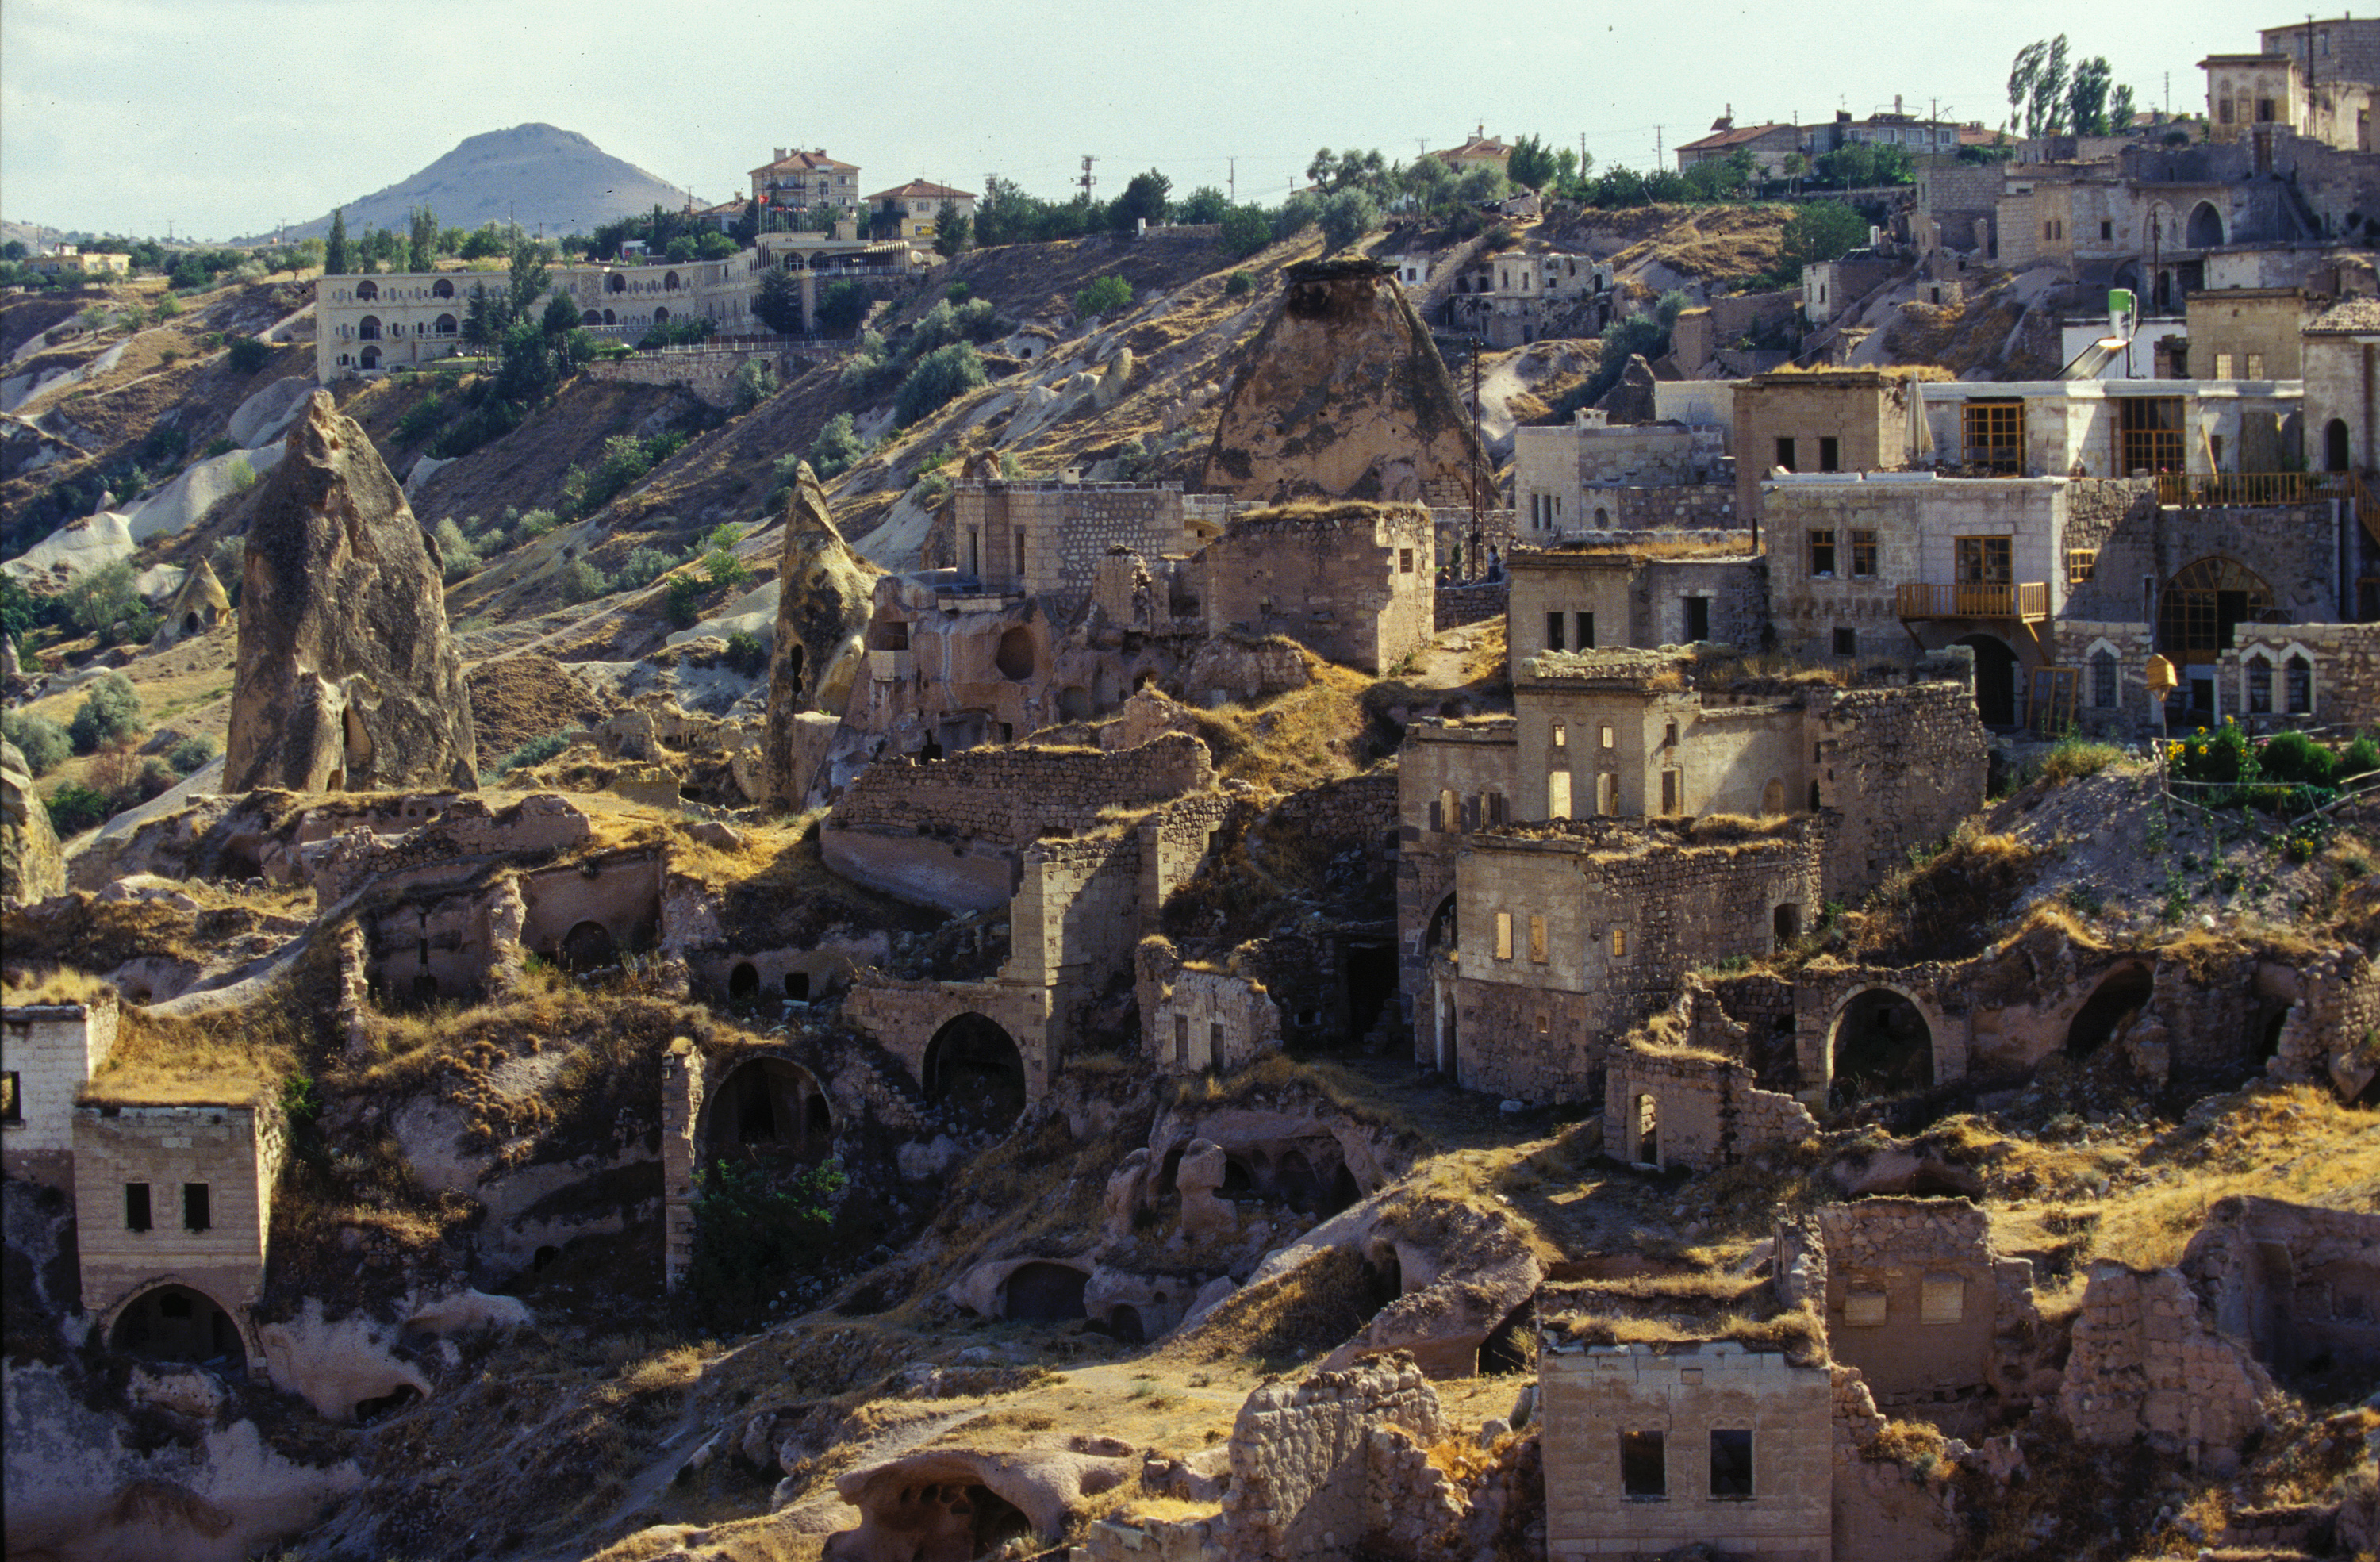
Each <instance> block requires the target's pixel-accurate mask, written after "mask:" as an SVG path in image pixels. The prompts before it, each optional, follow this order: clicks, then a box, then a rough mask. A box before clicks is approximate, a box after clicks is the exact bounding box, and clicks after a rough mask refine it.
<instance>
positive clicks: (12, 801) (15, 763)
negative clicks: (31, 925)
mask: <svg viewBox="0 0 2380 1562" xmlns="http://www.w3.org/2000/svg"><path fill="white" fill-rule="evenodd" d="M66 887H67V858H66V853H65V852H64V851H63V850H61V849H60V847H59V845H58V832H57V831H56V830H55V829H51V828H50V811H49V810H48V809H47V808H45V807H43V806H42V800H41V799H40V798H39V797H36V796H34V795H33V776H32V769H31V767H30V766H29V765H27V764H26V763H25V757H24V756H23V755H22V754H20V753H18V751H17V746H16V745H14V744H7V743H0V900H7V901H38V900H40V899H42V897H43V896H44V895H55V894H60V893H63V892H64V891H65V890H66Z"/></svg>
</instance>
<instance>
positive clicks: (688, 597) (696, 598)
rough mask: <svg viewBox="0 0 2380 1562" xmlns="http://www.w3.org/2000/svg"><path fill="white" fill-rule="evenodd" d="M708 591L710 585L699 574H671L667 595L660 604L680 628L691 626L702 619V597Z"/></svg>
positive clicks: (671, 620) (689, 627)
mask: <svg viewBox="0 0 2380 1562" xmlns="http://www.w3.org/2000/svg"><path fill="white" fill-rule="evenodd" d="M709 592H710V587H708V586H707V585H705V584H704V582H703V579H702V577H701V576H700V575H673V576H671V577H670V583H669V596H668V598H667V599H665V600H664V602H663V604H662V607H663V611H666V612H667V613H668V614H669V621H670V622H671V623H672V624H676V625H677V626H678V627H679V628H680V629H691V628H693V627H694V626H695V625H696V624H698V623H700V622H701V620H702V599H703V598H704V597H705V596H706V595H708V594H709Z"/></svg>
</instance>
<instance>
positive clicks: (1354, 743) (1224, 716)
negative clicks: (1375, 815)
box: [1195, 662, 1371, 792]
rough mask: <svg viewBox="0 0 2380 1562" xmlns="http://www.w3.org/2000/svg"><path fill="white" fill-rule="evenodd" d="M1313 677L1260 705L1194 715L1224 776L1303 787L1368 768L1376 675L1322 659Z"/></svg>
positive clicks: (1281, 787) (1280, 788) (1285, 788)
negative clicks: (1366, 745)
mask: <svg viewBox="0 0 2380 1562" xmlns="http://www.w3.org/2000/svg"><path fill="white" fill-rule="evenodd" d="M1313 674H1314V681H1313V682H1312V683H1309V684H1306V685H1305V687H1304V688H1301V689H1292V690H1289V691H1288V692H1287V693H1285V694H1279V695H1274V696H1270V697H1269V698H1267V699H1263V700H1259V701H1257V703H1256V704H1253V705H1227V706H1223V707H1220V708H1216V709H1212V710H1199V711H1196V712H1195V719H1196V722H1197V731H1198V736H1199V737H1201V738H1202V739H1204V740H1205V741H1206V744H1207V746H1208V748H1209V749H1210V750H1212V751H1213V753H1214V756H1215V771H1216V774H1217V776H1218V777H1219V778H1220V780H1223V781H1247V782H1250V783H1252V784H1254V785H1257V786H1261V787H1267V788H1269V789H1271V790H1273V791H1276V792H1297V791H1302V790H1304V789H1305V788H1306V787H1310V786H1318V785H1320V784H1321V783H1322V782H1324V781H1337V780H1339V779H1340V778H1341V777H1342V776H1349V775H1353V774H1354V773H1355V772H1356V771H1357V770H1358V769H1362V768H1363V762H1364V761H1363V755H1362V752H1361V751H1362V745H1363V738H1364V730H1365V726H1366V716H1365V712H1364V693H1365V691H1366V689H1367V688H1369V687H1370V685H1371V680H1369V679H1367V678H1366V677H1365V676H1364V675H1363V674H1362V673H1360V672H1354V670H1353V669H1350V668H1344V667H1339V666H1335V665H1333V664H1331V663H1329V662H1318V663H1316V664H1315V665H1314V668H1313Z"/></svg>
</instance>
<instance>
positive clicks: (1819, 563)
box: [1810, 531, 1835, 578]
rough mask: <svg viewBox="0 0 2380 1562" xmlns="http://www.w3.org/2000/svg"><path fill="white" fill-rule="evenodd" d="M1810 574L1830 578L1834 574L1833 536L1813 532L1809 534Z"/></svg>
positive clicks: (1822, 532)
mask: <svg viewBox="0 0 2380 1562" xmlns="http://www.w3.org/2000/svg"><path fill="white" fill-rule="evenodd" d="M1810 573H1811V575H1816V576H1822V577H1826V578H1832V577H1833V575H1834V573H1835V534H1834V533H1833V532H1831V531H1814V532H1812V533H1811V534H1810Z"/></svg>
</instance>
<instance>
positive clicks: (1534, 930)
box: [1529, 916, 1546, 965]
mask: <svg viewBox="0 0 2380 1562" xmlns="http://www.w3.org/2000/svg"><path fill="white" fill-rule="evenodd" d="M1529 960H1530V962H1531V963H1533V964H1537V965H1543V964H1544V963H1546V919H1545V918H1544V917H1542V916H1532V917H1530V918H1529Z"/></svg>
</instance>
